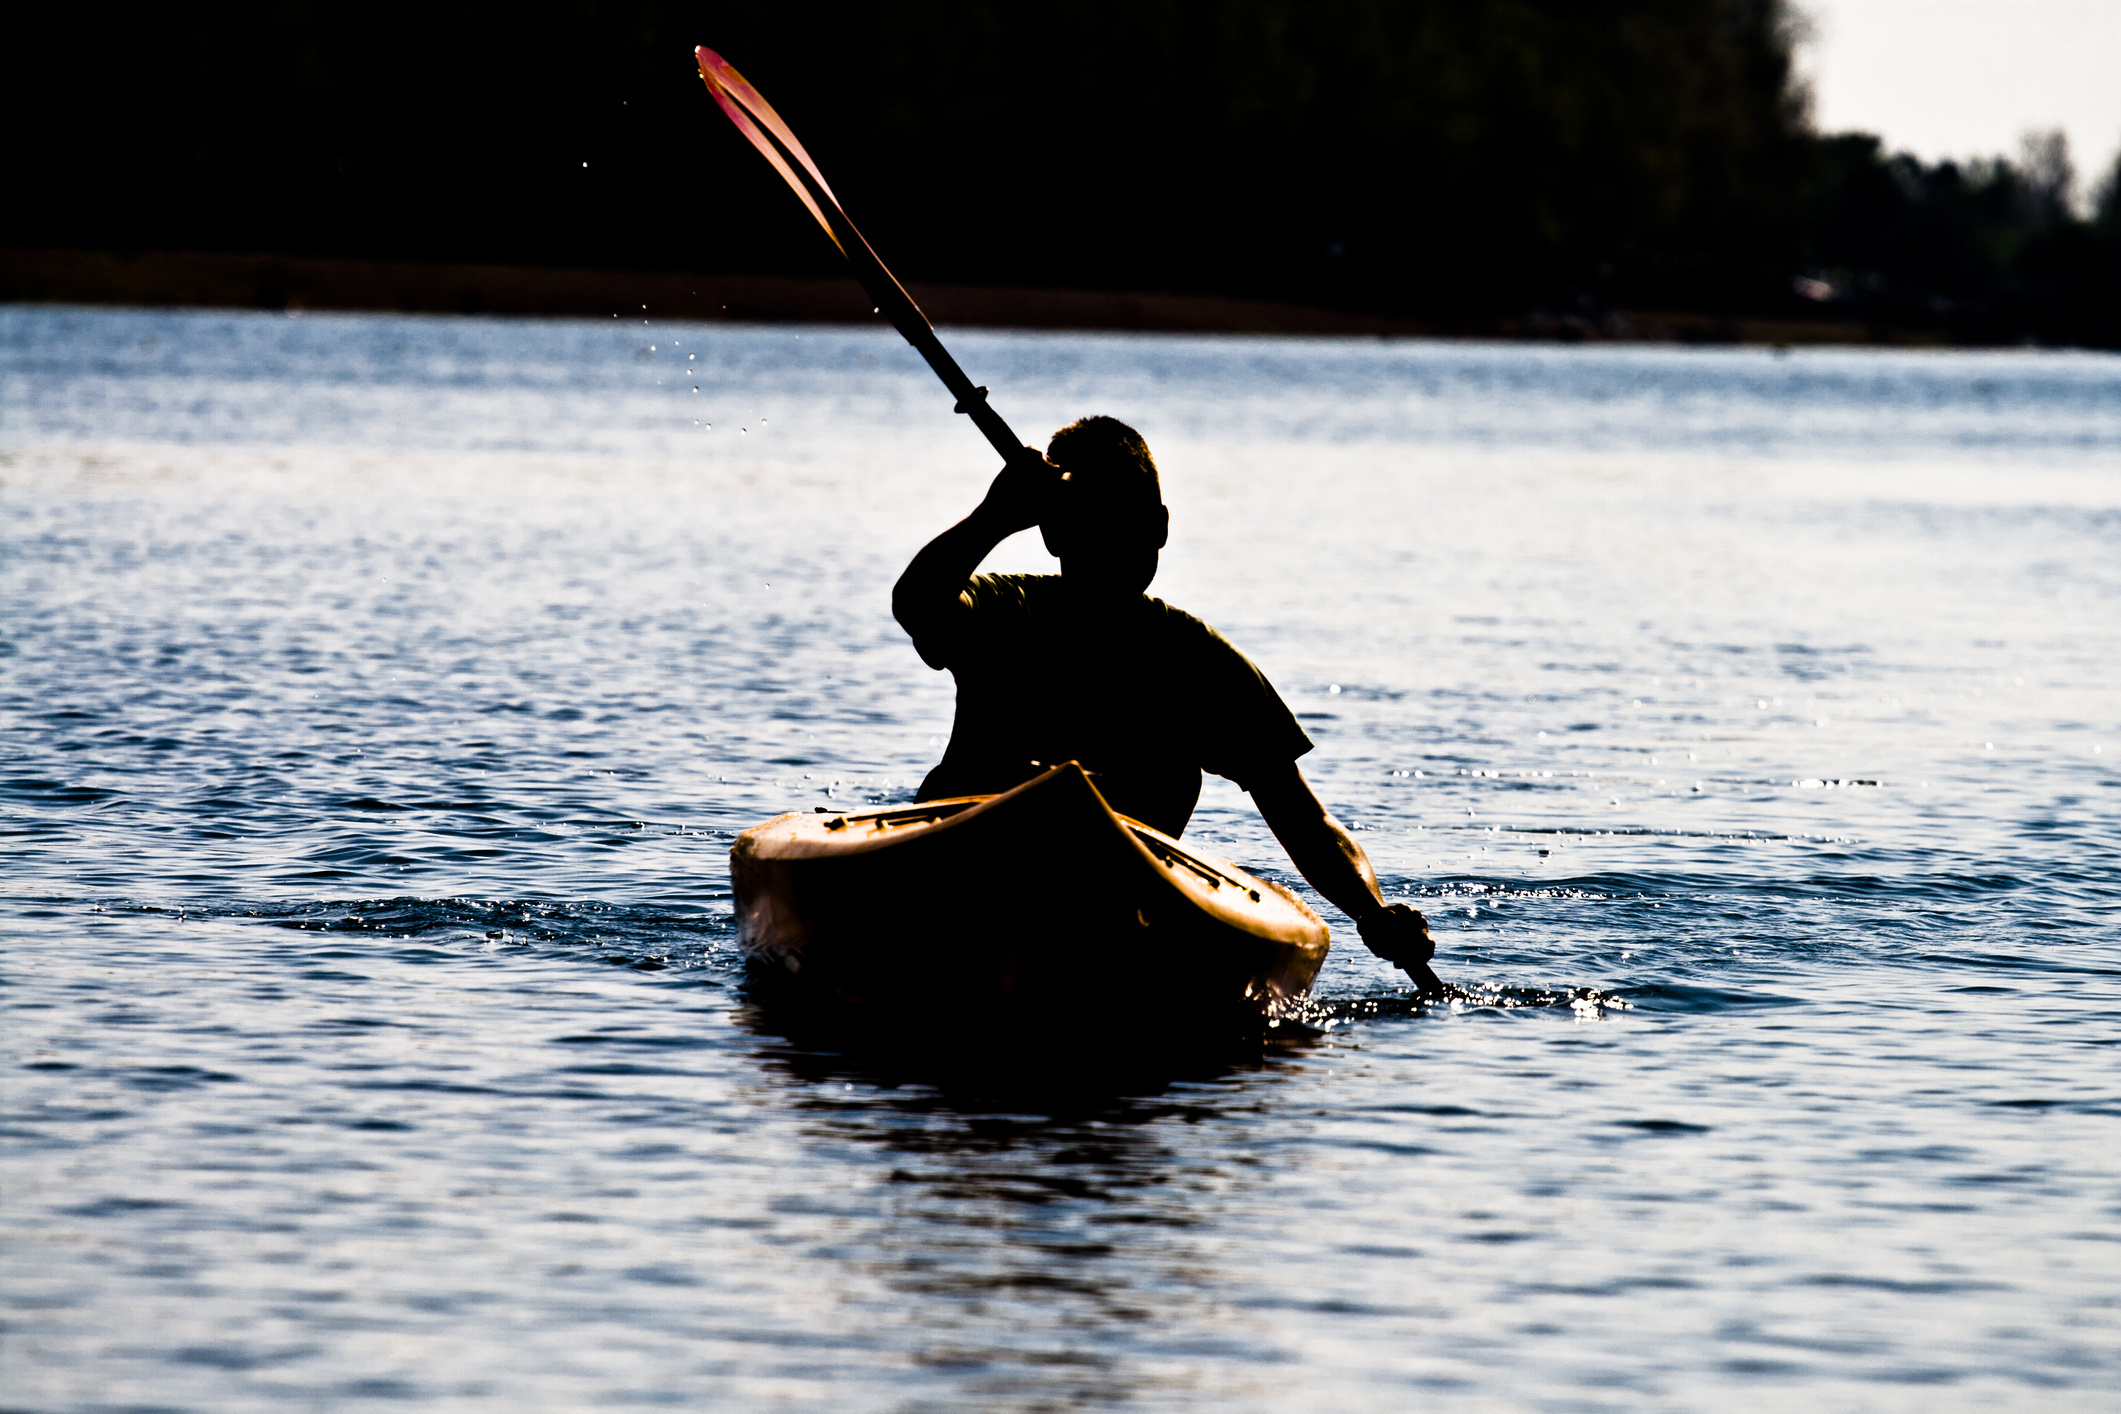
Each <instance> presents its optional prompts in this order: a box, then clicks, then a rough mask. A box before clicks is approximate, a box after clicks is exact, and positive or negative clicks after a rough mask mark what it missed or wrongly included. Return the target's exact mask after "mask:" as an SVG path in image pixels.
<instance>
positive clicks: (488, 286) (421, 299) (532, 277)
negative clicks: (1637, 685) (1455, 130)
mask: <svg viewBox="0 0 2121 1414" xmlns="http://www.w3.org/2000/svg"><path fill="white" fill-rule="evenodd" d="M907 289H908V291H909V292H910V293H911V294H912V295H913V298H914V300H915V302H916V303H918V304H919V305H920V306H921V309H922V311H923V312H924V313H926V314H927V315H928V317H929V318H930V319H931V320H933V321H934V322H935V323H936V324H937V325H941V326H946V327H956V328H976V329H977V328H985V329H1041V330H1062V329H1069V330H1085V331H1087V330H1100V331H1108V332H1127V333H1157V334H1283V335H1291V334H1294V335H1302V334H1311V335H1339V336H1358V337H1361V336H1367V337H1374V338H1431V339H1434V338H1451V337H1479V338H1500V339H1527V340H1535V341H1541V342H1553V343H1580V342H1606V341H1611V342H1641V343H1670V344H1725V345H1732V344H1742V345H1764V346H1790V345H1799V344H1837V345H1890V346H1899V347H1908V346H1934V345H1941V344H1942V343H1943V342H1944V341H1943V340H1941V339H1939V338H1936V337H1935V336H1932V335H1924V334H1918V333H1913V332H1910V331H1905V330H1881V329H1878V328H1874V327H1871V326H1868V325H1865V324H1864V323H1862V322H1860V321H1857V320H1852V319H1817V320H1801V319H1761V318H1728V317H1722V316H1717V315H1712V314H1675V313H1663V312H1646V311H1610V312H1607V313H1606V314H1604V315H1602V316H1600V317H1598V318H1595V319H1594V318H1588V317H1585V316H1581V315H1574V314H1568V315H1552V314H1545V313H1540V312H1534V313H1531V314H1525V315H1519V316H1516V317H1513V318H1508V319H1498V320H1496V321H1495V322H1494V323H1493V324H1492V325H1489V326H1486V327H1482V328H1466V327H1455V328H1454V327H1447V326H1444V325H1441V324H1438V323H1435V322H1432V321H1426V320H1419V319H1405V318H1391V317H1386V316H1381V315H1362V314H1350V313H1346V312H1342V311H1338V310H1329V309H1319V308H1315V307H1311V306H1307V305H1299V304H1288V303H1282V302H1277V301H1272V300H1247V299H1233V298H1227V297H1224V296H1219V295H1174V294H1160V293H1125V292H1104V291H1093V290H1040V289H1021V288H1009V287H993V286H977V285H931V284H912V285H909V286H908V287H907ZM0 303H15V304H89V305H96V304H105V305H131V306H142V307H148V308H157V307H160V308H170V307H175V308H209V309H267V310H284V311H287V312H290V313H299V312H301V311H303V310H320V311H322V310H339V311H349V312H363V313H393V314H459V315H505V316H517V317H547V318H551V317H559V318H566V317H575V318H608V317H610V316H611V315H612V314H614V313H625V312H628V311H629V310H631V311H641V310H642V307H643V306H646V310H645V312H646V313H647V314H648V315H649V316H651V317H656V318H663V319H681V320H687V321H701V322H716V321H731V322H739V321H741V322H745V323H768V324H773V323H792V324H852V325H862V324H869V323H871V322H873V321H874V319H875V316H874V315H873V314H872V312H871V311H870V309H869V307H868V305H869V301H868V298H867V297H866V296H865V295H864V294H863V293H862V292H861V289H860V287H859V286H857V285H856V284H855V283H854V281H853V280H851V279H844V278H838V277H833V278H825V277H801V276H784V275H691V274H684V273H682V272H669V271H642V272H633V271H612V270H579V269H577V270H555V269H539V268H534V267H524V266H506V265H475V264H393V263H387V262H383V261H366V260H339V259H330V258H324V257H312V256H302V257H291V256H273V255H226V254H214V253H207V252H196V251H145V252H139V253H116V252H109V251H77V250H53V249H30V248H20V247H13V248H0Z"/></svg>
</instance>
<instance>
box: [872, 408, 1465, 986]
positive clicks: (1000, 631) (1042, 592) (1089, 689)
mask: <svg viewBox="0 0 2121 1414" xmlns="http://www.w3.org/2000/svg"><path fill="white" fill-rule="evenodd" d="M1170 522H1171V515H1170V512H1169V511H1168V510H1167V509H1166V508H1165V506H1164V503H1163V490H1162V487H1161V485H1160V484H1159V482H1158V480H1157V475H1156V463H1155V461H1154V460H1152V459H1151V458H1150V455H1149V448H1148V444H1147V443H1145V442H1144V441H1142V438H1141V434H1140V433H1138V432H1136V431H1135V430H1134V429H1133V428H1131V427H1129V426H1127V425H1126V424H1125V423H1123V422H1118V421H1115V420H1114V419H1112V418H1109V417H1086V418H1084V419H1083V420H1082V421H1080V422H1077V423H1074V424H1072V425H1071V426H1068V427H1063V428H1062V429H1061V430H1060V431H1058V432H1056V433H1054V434H1053V441H1052V444H1051V445H1050V446H1049V447H1048V448H1047V449H1046V455H1045V456H1043V457H1041V456H1040V455H1039V454H1038V452H1037V451H1036V450H1034V449H1032V448H1029V447H1027V448H1025V449H1024V453H1023V455H1022V456H1020V457H1017V458H1015V459H1013V460H1012V461H1010V463H1009V464H1008V465H1007V466H1005V467H1004V468H1003V469H1002V472H1001V474H1000V475H999V476H997V477H995V478H994V484H993V485H992V486H990V487H988V488H987V496H986V499H985V500H983V501H981V502H980V504H979V506H978V508H977V509H975V510H974V511H973V512H972V514H971V515H969V516H966V517H965V518H964V519H963V520H961V521H959V522H958V523H957V524H956V525H954V526H952V527H950V529H948V530H946V531H944V532H943V533H942V534H941V535H938V536H937V537H936V538H935V539H934V540H932V541H930V542H929V543H928V545H927V547H926V548H924V549H923V550H922V551H921V552H920V553H919V554H918V555H916V556H914V557H913V563H912V564H910V565H908V566H907V567H906V572H905V573H904V574H903V575H901V576H900V577H899V582H898V585H897V587H896V588H894V589H893V590H892V593H891V611H892V613H893V614H894V615H895V616H896V617H897V619H898V621H899V623H900V625H901V626H903V627H904V628H905V630H906V632H907V633H909V634H911V635H912V636H913V646H914V647H915V648H917V649H919V650H920V655H921V658H922V659H923V660H924V661H925V662H926V663H927V664H928V666H929V667H931V668H948V669H950V671H951V673H952V674H953V675H954V676H955V677H956V678H957V718H956V721H955V723H954V724H953V725H952V727H951V730H950V745H949V748H948V749H947V750H945V751H944V753H943V759H942V762H941V763H940V764H939V765H937V766H936V768H935V769H934V770H933V771H931V772H930V773H929V774H928V779H927V780H926V781H925V782H924V783H923V784H922V786H921V791H920V797H919V798H920V799H922V800H935V799H939V798H941V797H944V796H953V795H985V794H990V793H993V792H999V791H1005V790H1009V789H1011V788H1012V787H1015V786H1018V785H1021V784H1023V783H1024V782H1025V781H1027V780H1029V779H1031V777H1033V776H1035V775H1037V774H1038V772H1039V771H1040V770H1041V769H1042V767H1041V765H1040V764H1039V763H1045V764H1048V765H1050V764H1053V763H1055V762H1060V761H1079V762H1081V763H1082V765H1083V768H1084V769H1085V770H1088V771H1090V772H1093V773H1094V775H1095V779H1096V783H1097V788H1098V790H1099V791H1100V792H1101V793H1102V794H1103V795H1104V797H1105V800H1106V802H1107V803H1109V804H1110V805H1111V806H1112V808H1113V809H1114V810H1117V811H1119V812H1120V813H1121V814H1123V815H1131V816H1133V817H1134V818H1135V819H1137V820H1140V821H1142V822H1143V823H1144V824H1148V825H1153V826H1155V827H1156V828H1157V829H1159V830H1162V831H1164V832H1165V833H1166V834H1170V835H1177V834H1180V833H1181V832H1183V831H1184V830H1185V828H1186V822H1187V820H1189V819H1191V818H1192V815H1193V806H1194V803H1195V802H1196V801H1198V800H1199V798H1200V783H1201V772H1202V771H1203V770H1209V771H1213V772H1214V773H1215V774H1217V775H1219V776H1227V777H1229V778H1230V779H1231V780H1233V781H1235V782H1237V784H1238V785H1239V786H1241V787H1242V788H1243V789H1244V790H1246V791H1247V792H1249V793H1250V795H1251V796H1252V802H1253V804H1254V805H1256V806H1258V807H1259V813H1260V814H1261V815H1262V816H1264V817H1265V818H1266V821H1267V825H1268V827H1269V828H1271V829H1272V830H1273V831H1274V837H1275V838H1276V839H1278V840H1280V841H1281V843H1282V847H1283V848H1284V849H1286V850H1288V852H1289V858H1290V859H1291V860H1293V861H1294V862H1295V864H1296V867H1297V868H1298V869H1299V870H1301V871H1302V873H1303V876H1304V878H1306V879H1308V880H1309V881H1310V882H1311V886H1312V887H1313V888H1315V889H1317V890H1318V891H1319V892H1320V893H1321V894H1324V895H1325V896H1326V897H1327V898H1328V899H1331V900H1332V901H1333V903H1334V905H1335V906H1336V907H1338V908H1340V909H1341V910H1342V911H1344V912H1345V913H1347V914H1348V915H1349V916H1350V917H1352V918H1353V919H1354V920H1355V922H1356V925H1357V927H1359V928H1360V929H1361V931H1362V938H1363V941H1364V942H1365V943H1366V944H1368V945H1369V948H1370V950H1371V951H1372V952H1374V953H1376V954H1377V955H1378V956H1379V957H1382V958H1385V959H1386V960H1387V961H1390V962H1393V963H1396V964H1398V965H1399V966H1401V967H1404V968H1406V969H1407V971H1408V972H1409V973H1410V974H1411V975H1413V976H1414V977H1416V978H1417V979H1421V980H1425V981H1426V980H1428V979H1429V978H1431V977H1432V976H1433V974H1430V973H1429V972H1428V969H1427V968H1426V966H1425V965H1424V964H1426V963H1427V961H1428V959H1429V957H1430V956H1431V955H1432V954H1433V953H1434V952H1435V950H1436V949H1435V945H1434V944H1433V943H1432V942H1430V940H1429V929H1428V923H1427V921H1426V920H1425V919H1423V917H1422V916H1421V914H1420V913H1418V912H1416V911H1415V910H1414V909H1412V908H1409V907H1408V906H1407V905H1405V904H1390V905H1388V904H1386V903H1385V901H1384V899H1383V897H1382V896H1381V895H1380V894H1379V893H1378V889H1377V875H1376V873H1375V872H1374V871H1372V869H1371V868H1370V861H1369V858H1368V856H1366V855H1365V854H1364V853H1363V849H1362V846H1361V845H1359V844H1357V843H1356V842H1355V840H1354V838H1353V837H1352V836H1350V835H1349V834H1348V832H1347V831H1346V830H1345V829H1343V828H1341V825H1340V822H1338V821H1337V820H1335V819H1334V818H1333V817H1332V816H1331V815H1330V814H1328V813H1327V811H1326V808H1325V806H1324V805H1322V804H1320V802H1319V799H1318V796H1317V795H1316V794H1315V793H1313V791H1312V790H1311V785H1310V782H1308V781H1306V780H1305V779H1304V776H1303V772H1302V771H1300V770H1298V769H1297V765H1296V758H1297V757H1299V756H1301V755H1303V754H1304V753H1305V752H1306V751H1309V750H1310V749H1311V739H1310V738H1309V737H1307V736H1306V735H1304V731H1303V728H1302V727H1300V726H1298V725H1297V724H1296V718H1295V717H1294V716H1293V715H1292V714H1291V713H1290V711H1289V709H1288V707H1287V706H1286V705H1285V704H1284V703H1283V702H1282V700H1281V696H1280V695H1279V694H1278V693H1276V692H1275V691H1274V687H1273V684H1271V683H1269V682H1268V681H1267V679H1266V677H1265V676H1264V675H1263V674H1262V673H1261V672H1260V671H1259V669H1258V668H1256V667H1254V666H1253V665H1252V662H1251V660H1250V659H1248V658H1247V657H1245V655H1244V654H1242V653H1240V652H1238V651H1237V649H1236V648H1235V647H1233V646H1232V645H1231V644H1230V641H1229V640H1228V639H1226V638H1224V637H1223V636H1222V635H1221V634H1219V633H1217V632H1216V631H1215V630H1214V629H1212V628H1210V627H1208V625H1206V624H1204V623H1202V622H1201V621H1200V620H1199V619H1196V618H1194V617H1193V616H1192V615H1191V614H1187V613H1183V612H1181V611H1180V610H1177V609H1174V608H1172V607H1171V606H1170V605H1168V604H1166V603H1164V602H1163V601H1162V600H1161V599H1152V598H1150V597H1149V596H1148V595H1147V594H1146V593H1144V592H1143V591H1145V590H1146V589H1148V587H1149V582H1150V581H1151V580H1152V579H1154V578H1155V577H1156V562H1157V553H1158V552H1159V551H1160V550H1162V549H1163V547H1164V542H1165V540H1166V539H1167V537H1168V536H1169V533H1170ZM1034 525H1036V526H1038V527H1039V530H1040V533H1041V534H1042V535H1043V536H1044V538H1045V542H1046V549H1047V550H1048V551H1049V552H1050V553H1051V554H1053V555H1054V556H1056V557H1057V558H1058V559H1059V560H1060V562H1061V572H1060V573H1059V574H1057V575H1050V574H1002V575H989V574H975V573H974V571H975V570H977V569H978V568H979V565H980V561H982V560H984V559H985V558H986V557H987V555H988V553H989V552H990V551H992V550H993V549H994V547H995V546H996V545H999V544H1000V543H1001V542H1002V541H1003V540H1005V539H1007V538H1008V537H1009V536H1011V535H1014V534H1015V533H1016V532H1017V531H1019V530H1028V529H1030V528H1031V527H1032V526H1034Z"/></svg>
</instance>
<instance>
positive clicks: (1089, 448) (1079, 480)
mask: <svg viewBox="0 0 2121 1414" xmlns="http://www.w3.org/2000/svg"><path fill="white" fill-rule="evenodd" d="M1046 458H1047V460H1049V461H1051V462H1052V463H1053V464H1054V465H1055V466H1057V467H1059V468H1060V469H1061V482H1062V486H1063V488H1064V489H1063V490H1062V492H1061V500H1062V503H1063V504H1064V505H1066V506H1067V507H1068V512H1070V513H1072V514H1074V515H1082V514H1084V513H1089V514H1092V515H1096V516H1098V517H1099V518H1104V517H1107V516H1110V515H1112V514H1114V513H1118V514H1122V515H1124V514H1126V513H1127V512H1129V511H1136V510H1141V511H1147V510H1153V509H1155V508H1157V507H1159V506H1161V505H1163V503H1164V488H1163V482H1162V480H1161V479H1160V478H1159V477H1158V476H1157V474H1156V459H1155V458H1154V457H1152V456H1150V455H1149V444H1148V443H1147V442H1145V441H1143V440H1142V434H1141V433H1139V432H1136V431H1135V430H1134V429H1133V428H1131V427H1129V426H1128V425H1127V424H1126V423H1124V422H1121V421H1120V420H1119V419H1118V418H1116V417H1085V418H1081V419H1079V420H1077V421H1075V422H1071V423H1069V424H1068V425H1067V426H1066V427H1063V428H1062V429H1061V430H1060V431H1058V432H1056V433H1054V434H1053V440H1052V441H1051V442H1049V443H1048V444H1047V445H1046Z"/></svg>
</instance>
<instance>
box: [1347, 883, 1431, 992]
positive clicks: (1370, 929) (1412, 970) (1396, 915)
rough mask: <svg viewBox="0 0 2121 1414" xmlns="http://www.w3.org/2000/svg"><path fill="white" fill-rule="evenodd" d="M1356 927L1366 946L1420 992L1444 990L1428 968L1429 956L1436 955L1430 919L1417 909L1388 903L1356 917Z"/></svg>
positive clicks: (1401, 904)
mask: <svg viewBox="0 0 2121 1414" xmlns="http://www.w3.org/2000/svg"><path fill="white" fill-rule="evenodd" d="M1356 927H1357V928H1358V929H1359V930H1361V933H1362V941H1363V945H1364V946H1365V947H1367V948H1369V950H1370V951H1371V952H1374V953H1376V954H1377V955H1378V956H1379V957H1381V958H1383V959H1384V960H1385V961H1386V962H1389V963H1391V964H1392V965H1393V966H1394V967H1397V968H1399V969H1401V970H1402V971H1404V972H1405V973H1406V974H1407V975H1408V976H1409V977H1411V978H1413V979H1414V981H1415V982H1416V983H1417V984H1419V985H1420V987H1421V989H1422V990H1423V991H1425V992H1426V991H1442V990H1443V984H1442V983H1441V982H1440V981H1438V980H1437V977H1436V974H1435V973H1434V972H1431V971H1430V970H1429V959H1430V958H1432V957H1434V956H1436V940H1435V939H1433V938H1431V937H1430V936H1429V920H1428V919H1426V918H1424V917H1422V915H1421V910H1420V909H1417V908H1413V907H1410V906H1409V905H1407V904H1403V903H1395V904H1391V905H1389V906H1387V907H1385V908H1380V909H1378V910H1376V911H1375V912H1374V913H1371V914H1369V915H1367V916H1366V917H1363V918H1360V919H1357V920H1356Z"/></svg>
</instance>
